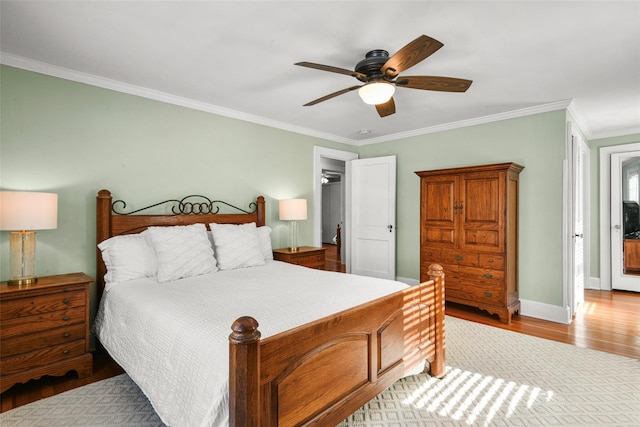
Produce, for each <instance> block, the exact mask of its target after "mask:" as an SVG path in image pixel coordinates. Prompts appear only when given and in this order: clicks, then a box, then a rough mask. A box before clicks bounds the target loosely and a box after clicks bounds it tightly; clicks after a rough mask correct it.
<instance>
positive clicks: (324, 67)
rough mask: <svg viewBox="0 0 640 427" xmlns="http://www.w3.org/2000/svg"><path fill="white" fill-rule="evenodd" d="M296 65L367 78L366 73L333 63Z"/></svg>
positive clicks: (298, 63) (357, 77) (300, 63)
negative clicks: (333, 65) (332, 64)
mask: <svg viewBox="0 0 640 427" xmlns="http://www.w3.org/2000/svg"><path fill="white" fill-rule="evenodd" d="M294 65H299V66H301V67H308V68H315V69H316V70H322V71H330V72H332V73H339V74H346V75H347V76H351V77H355V78H356V79H362V78H364V79H366V78H367V76H366V75H364V74H362V73H358V72H357V71H351V70H347V69H346V68H339V67H332V66H331V65H322V64H315V63H313V62H296V63H295V64H294Z"/></svg>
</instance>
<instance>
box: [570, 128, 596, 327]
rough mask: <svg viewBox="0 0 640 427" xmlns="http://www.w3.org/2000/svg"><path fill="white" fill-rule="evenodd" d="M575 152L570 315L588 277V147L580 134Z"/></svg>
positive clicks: (574, 143)
mask: <svg viewBox="0 0 640 427" xmlns="http://www.w3.org/2000/svg"><path fill="white" fill-rule="evenodd" d="M571 151H572V162H573V164H572V177H571V179H572V204H573V208H572V212H573V218H572V221H571V224H572V225H571V238H572V239H573V262H572V263H571V265H572V272H571V274H572V277H573V292H572V297H571V314H572V315H575V313H576V312H577V309H578V305H580V304H582V303H583V302H584V288H585V284H586V283H585V281H586V280H587V277H589V274H588V270H589V268H588V267H589V244H588V237H589V233H588V231H589V229H588V224H589V220H588V219H589V164H590V158H591V156H590V151H589V147H588V146H587V144H585V142H584V141H583V140H582V138H580V136H579V135H572V137H571Z"/></svg>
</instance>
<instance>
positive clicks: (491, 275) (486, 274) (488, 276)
mask: <svg viewBox="0 0 640 427" xmlns="http://www.w3.org/2000/svg"><path fill="white" fill-rule="evenodd" d="M483 276H484V277H485V279H491V278H492V277H493V274H491V273H484V274H483Z"/></svg>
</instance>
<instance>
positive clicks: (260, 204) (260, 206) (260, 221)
mask: <svg viewBox="0 0 640 427" xmlns="http://www.w3.org/2000/svg"><path fill="white" fill-rule="evenodd" d="M264 210H265V209H264V197H263V196H258V198H257V200H256V215H257V217H258V218H257V221H256V226H258V227H262V226H263V225H266V220H265V212H264Z"/></svg>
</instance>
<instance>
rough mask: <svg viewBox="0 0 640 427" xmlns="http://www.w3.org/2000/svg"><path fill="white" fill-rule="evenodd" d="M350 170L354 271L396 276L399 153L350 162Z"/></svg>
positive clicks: (390, 276)
mask: <svg viewBox="0 0 640 427" xmlns="http://www.w3.org/2000/svg"><path fill="white" fill-rule="evenodd" d="M349 172H350V173H351V273H352V274H359V275H363V276H372V277H380V278H385V279H395V275H396V157H395V156H387V157H376V158H371V159H359V160H352V161H350V162H348V163H347V174H349Z"/></svg>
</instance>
